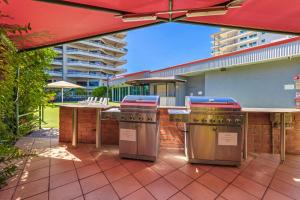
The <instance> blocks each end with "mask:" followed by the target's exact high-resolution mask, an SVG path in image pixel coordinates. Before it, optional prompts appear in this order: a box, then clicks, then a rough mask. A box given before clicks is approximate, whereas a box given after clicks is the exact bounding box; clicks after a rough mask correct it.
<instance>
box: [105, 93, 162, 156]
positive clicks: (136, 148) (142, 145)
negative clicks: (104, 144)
mask: <svg viewBox="0 0 300 200" xmlns="http://www.w3.org/2000/svg"><path fill="white" fill-rule="evenodd" d="M158 105H159V96H139V95H129V96H126V97H125V98H124V99H123V101H122V102H121V104H120V110H119V111H117V110H116V109H115V110H107V111H104V112H103V113H102V119H103V120H105V119H117V120H119V121H120V123H119V128H120V138H119V155H120V157H124V158H133V159H142V160H151V161H154V160H156V158H157V155H158V151H159V110H158Z"/></svg>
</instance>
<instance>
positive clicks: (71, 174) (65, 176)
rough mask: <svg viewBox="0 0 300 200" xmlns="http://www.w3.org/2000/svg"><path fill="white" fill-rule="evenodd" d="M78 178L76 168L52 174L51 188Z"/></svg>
mask: <svg viewBox="0 0 300 200" xmlns="http://www.w3.org/2000/svg"><path fill="white" fill-rule="evenodd" d="M77 180H78V178H77V173H76V171H75V170H72V171H68V172H64V173H61V174H57V175H54V176H50V189H54V188H56V187H59V186H62V185H65V184H67V183H71V182H75V181H77Z"/></svg>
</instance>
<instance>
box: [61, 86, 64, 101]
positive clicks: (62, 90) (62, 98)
mask: <svg viewBox="0 0 300 200" xmlns="http://www.w3.org/2000/svg"><path fill="white" fill-rule="evenodd" d="M61 102H62V103H63V102H64V88H61Z"/></svg>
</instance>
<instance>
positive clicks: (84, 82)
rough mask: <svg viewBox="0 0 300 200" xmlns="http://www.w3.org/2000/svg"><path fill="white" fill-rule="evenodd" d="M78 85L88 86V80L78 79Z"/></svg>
mask: <svg viewBox="0 0 300 200" xmlns="http://www.w3.org/2000/svg"><path fill="white" fill-rule="evenodd" d="M76 84H77V85H81V86H83V87H86V86H87V82H86V81H77V82H76Z"/></svg>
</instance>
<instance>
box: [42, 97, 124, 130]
mask: <svg viewBox="0 0 300 200" xmlns="http://www.w3.org/2000/svg"><path fill="white" fill-rule="evenodd" d="M68 103H71V102H68ZM72 103H73V102H72ZM74 103H76V102H74ZM59 105H61V103H54V104H52V105H49V106H47V107H46V108H45V110H44V122H45V123H44V124H43V127H44V128H58V127H59ZM109 105H111V106H119V105H120V104H119V103H115V102H109Z"/></svg>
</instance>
